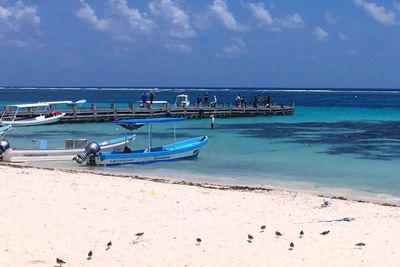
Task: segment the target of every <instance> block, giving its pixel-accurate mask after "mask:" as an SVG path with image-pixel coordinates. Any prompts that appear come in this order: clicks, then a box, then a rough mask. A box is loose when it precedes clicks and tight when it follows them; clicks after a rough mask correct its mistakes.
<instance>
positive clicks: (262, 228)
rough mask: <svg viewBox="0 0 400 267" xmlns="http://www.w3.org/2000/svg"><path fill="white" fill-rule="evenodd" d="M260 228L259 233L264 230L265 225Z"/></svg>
mask: <svg viewBox="0 0 400 267" xmlns="http://www.w3.org/2000/svg"><path fill="white" fill-rule="evenodd" d="M260 229H261V231H260V232H261V233H262V232H264V230H265V225H263V226H261V227H260Z"/></svg>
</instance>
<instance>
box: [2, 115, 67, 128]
mask: <svg viewBox="0 0 400 267" xmlns="http://www.w3.org/2000/svg"><path fill="white" fill-rule="evenodd" d="M64 116H65V113H61V114H58V115H55V116H52V117H48V118H45V117H44V116H39V117H36V118H34V119H29V120H17V121H5V120H3V121H0V124H1V125H12V126H15V127H22V126H35V125H44V124H51V123H55V122H58V121H59V120H60V119H61V118H63V117H64Z"/></svg>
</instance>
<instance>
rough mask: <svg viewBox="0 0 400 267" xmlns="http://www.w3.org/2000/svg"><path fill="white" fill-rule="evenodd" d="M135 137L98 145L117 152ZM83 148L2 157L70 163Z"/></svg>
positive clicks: (27, 151)
mask: <svg viewBox="0 0 400 267" xmlns="http://www.w3.org/2000/svg"><path fill="white" fill-rule="evenodd" d="M135 138H136V135H131V136H127V137H122V138H118V139H113V140H110V141H106V142H102V143H100V144H99V145H100V147H101V149H102V150H104V151H119V150H122V149H123V148H124V147H125V146H126V145H128V144H129V143H131V142H133V141H134V140H135ZM84 151H85V149H84V148H78V149H43V150H41V149H9V150H7V151H6V152H5V154H4V155H3V161H6V162H37V161H71V160H73V159H74V157H75V156H76V155H77V154H80V153H83V152H84Z"/></svg>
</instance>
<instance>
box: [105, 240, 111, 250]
mask: <svg viewBox="0 0 400 267" xmlns="http://www.w3.org/2000/svg"><path fill="white" fill-rule="evenodd" d="M111 246H112V242H111V241H110V242H108V243H107V248H106V250H109V249H110V247H111Z"/></svg>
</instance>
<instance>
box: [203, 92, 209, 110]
mask: <svg viewBox="0 0 400 267" xmlns="http://www.w3.org/2000/svg"><path fill="white" fill-rule="evenodd" d="M204 106H206V107H208V92H206V93H205V94H204Z"/></svg>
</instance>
